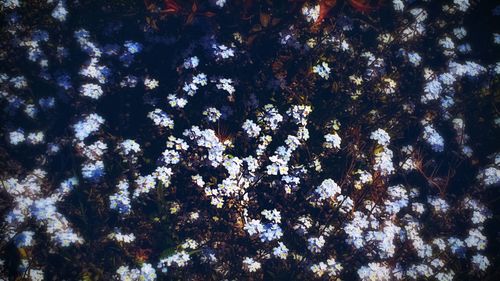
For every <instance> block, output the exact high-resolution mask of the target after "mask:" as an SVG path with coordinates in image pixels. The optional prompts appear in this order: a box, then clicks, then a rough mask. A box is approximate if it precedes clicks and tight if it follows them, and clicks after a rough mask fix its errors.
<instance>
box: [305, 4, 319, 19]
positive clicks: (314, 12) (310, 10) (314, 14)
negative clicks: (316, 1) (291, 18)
mask: <svg viewBox="0 0 500 281" xmlns="http://www.w3.org/2000/svg"><path fill="white" fill-rule="evenodd" d="M319 10H320V7H319V5H315V6H314V7H310V6H309V5H308V4H305V5H304V6H303V7H302V14H303V15H304V16H305V17H306V20H307V21H308V22H315V21H316V20H317V19H318V18H319Z"/></svg>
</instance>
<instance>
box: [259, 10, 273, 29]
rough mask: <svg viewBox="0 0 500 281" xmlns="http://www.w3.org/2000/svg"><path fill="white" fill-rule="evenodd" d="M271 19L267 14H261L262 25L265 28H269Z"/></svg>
mask: <svg viewBox="0 0 500 281" xmlns="http://www.w3.org/2000/svg"><path fill="white" fill-rule="evenodd" d="M270 19H271V16H270V15H269V14H266V13H260V24H261V25H262V26H263V27H267V26H268V25H269V21H270Z"/></svg>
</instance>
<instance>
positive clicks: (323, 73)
mask: <svg viewBox="0 0 500 281" xmlns="http://www.w3.org/2000/svg"><path fill="white" fill-rule="evenodd" d="M330 70H331V69H330V67H329V66H328V63H327V62H322V63H321V64H318V65H315V66H313V72H314V73H316V74H318V75H319V76H320V77H321V78H323V79H325V80H327V79H328V78H330Z"/></svg>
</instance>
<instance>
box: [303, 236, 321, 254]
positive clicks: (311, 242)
mask: <svg viewBox="0 0 500 281" xmlns="http://www.w3.org/2000/svg"><path fill="white" fill-rule="evenodd" d="M324 245H325V238H323V236H322V235H321V236H319V237H311V238H309V239H307V249H309V251H311V252H313V253H320V252H321V249H322V248H323V246H324Z"/></svg>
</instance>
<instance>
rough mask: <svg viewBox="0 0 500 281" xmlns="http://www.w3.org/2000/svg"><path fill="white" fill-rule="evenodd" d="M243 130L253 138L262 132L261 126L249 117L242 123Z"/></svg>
mask: <svg viewBox="0 0 500 281" xmlns="http://www.w3.org/2000/svg"><path fill="white" fill-rule="evenodd" d="M242 128H243V130H245V133H247V135H248V136H249V137H251V138H256V137H258V136H259V134H260V131H261V129H260V127H259V125H257V124H255V123H254V122H253V121H252V120H250V119H247V120H246V121H245V122H243V125H242Z"/></svg>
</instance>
